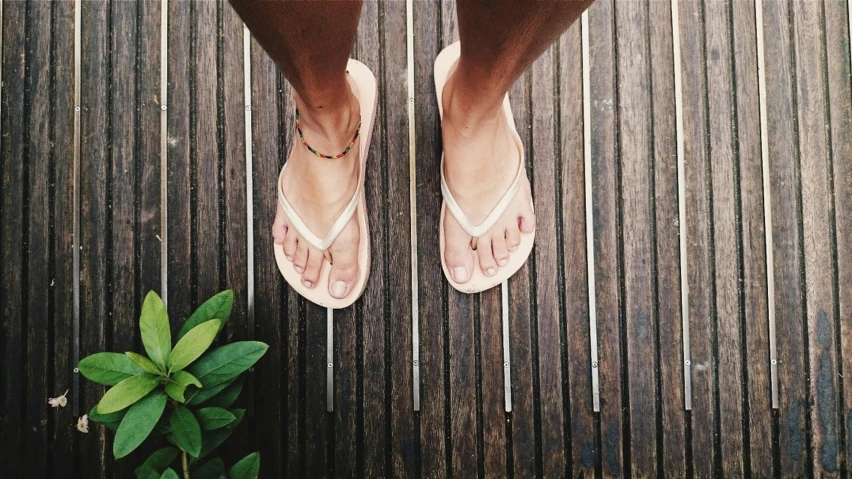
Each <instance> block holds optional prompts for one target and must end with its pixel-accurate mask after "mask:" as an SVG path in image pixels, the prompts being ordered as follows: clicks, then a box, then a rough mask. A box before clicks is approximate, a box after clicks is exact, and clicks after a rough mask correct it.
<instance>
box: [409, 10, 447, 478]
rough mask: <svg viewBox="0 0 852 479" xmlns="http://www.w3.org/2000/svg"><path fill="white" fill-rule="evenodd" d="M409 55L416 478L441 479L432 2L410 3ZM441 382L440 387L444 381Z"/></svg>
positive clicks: (435, 23)
mask: <svg viewBox="0 0 852 479" xmlns="http://www.w3.org/2000/svg"><path fill="white" fill-rule="evenodd" d="M414 18H415V19H416V20H417V21H416V22H415V23H414V29H415V31H414V38H415V41H416V42H417V43H416V45H414V50H415V52H417V55H416V56H415V60H416V65H415V74H414V77H415V78H416V79H421V81H418V82H417V83H416V91H415V98H416V99H417V100H416V101H417V105H418V107H417V111H416V113H417V115H416V123H415V125H416V133H415V137H416V138H417V144H416V145H415V148H416V153H417V158H416V164H417V178H418V185H417V216H418V218H417V235H418V238H419V241H418V249H419V251H418V256H419V257H420V258H423V259H424V260H423V261H421V262H420V267H419V268H418V275H419V277H418V283H419V285H420V291H419V298H418V300H419V304H420V340H421V342H420V383H421V384H420V394H421V398H420V475H421V476H422V477H443V476H446V475H447V474H448V472H447V467H448V464H447V452H448V451H447V447H448V444H447V442H446V437H447V435H449V434H450V431H446V430H445V426H446V423H445V420H444V418H445V415H446V414H448V413H449V411H447V407H448V404H447V403H446V400H445V394H449V391H447V390H445V384H446V382H448V381H449V377H448V376H446V374H447V373H446V371H447V369H448V368H449V365H448V364H446V363H445V361H446V360H447V359H448V358H447V356H448V354H447V352H446V349H445V348H447V347H449V344H445V343H444V338H445V331H444V318H443V317H442V314H443V311H444V307H445V303H444V301H445V293H444V291H446V288H448V286H447V285H446V284H445V283H444V276H443V272H442V271H441V267H440V263H438V259H439V258H440V251H439V247H438V239H437V237H436V236H435V234H434V233H435V228H436V225H438V223H439V217H440V216H439V215H440V211H441V194H440V191H441V190H440V182H439V178H438V175H435V174H434V172H435V171H438V167H439V161H440V156H439V152H440V151H441V150H440V145H441V137H440V135H439V134H438V132H439V125H440V122H439V118H438V109H437V104H436V102H435V87H434V82H433V81H431V80H430V79H431V78H433V76H432V66H433V63H434V58H435V57H436V56H437V55H438V52H439V50H440V46H441V45H443V44H444V43H445V42H442V40H441V37H440V34H441V32H440V31H439V28H440V27H439V25H440V24H441V10H440V8H439V5H438V4H437V3H436V2H414ZM445 381H446V382H445Z"/></svg>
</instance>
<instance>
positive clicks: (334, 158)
mask: <svg viewBox="0 0 852 479" xmlns="http://www.w3.org/2000/svg"><path fill="white" fill-rule="evenodd" d="M296 131H298V132H299V139H300V140H302V144H303V145H305V148H307V149H308V151H310V152H311V153H313V154H315V155H317V156H319V157H320V158H326V159H329V160H336V159H338V158H343V155H345V154H347V153H349V150H351V149H352V147H353V146H355V142H356V141H357V140H358V135H359V134H360V133H361V123H360V122H358V128H357V129H356V130H355V136H353V137H352V141H351V142H350V143H349V146H347V147H346V149H345V150H343V152H342V153H340V154H337V155H334V156H331V155H324V154H322V153H320V152H318V151H317V150H315V149H313V148H312V147H311V145H309V144H308V142H307V140H305V135H303V134H302V128H301V122H300V121H299V109H298V108H296Z"/></svg>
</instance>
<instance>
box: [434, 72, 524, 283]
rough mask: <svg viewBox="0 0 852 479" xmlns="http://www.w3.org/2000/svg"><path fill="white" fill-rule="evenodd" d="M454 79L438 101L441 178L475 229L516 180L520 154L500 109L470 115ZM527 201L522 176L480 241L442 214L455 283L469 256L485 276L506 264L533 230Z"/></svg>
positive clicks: (463, 278)
mask: <svg viewBox="0 0 852 479" xmlns="http://www.w3.org/2000/svg"><path fill="white" fill-rule="evenodd" d="M454 79H455V75H454V74H453V72H452V71H451V72H450V76H449V79H448V80H447V83H446V85H445V86H444V91H443V98H442V100H443V109H444V114H443V120H442V122H441V132H442V137H443V145H444V175H445V177H446V180H447V186H449V188H450V190H451V191H452V192H453V197H454V198H455V199H456V202H457V203H458V204H459V206H460V207H461V209H462V211H464V213H465V214H466V215H467V217H468V218H470V220H471V221H472V222H473V223H474V224H480V223H481V222H482V221H484V220H485V218H486V217H487V216H488V214H489V213H491V210H492V209H493V208H494V206H495V205H496V204H497V203H498V202H499V201H500V198H502V197H503V195H504V194H505V193H506V191H507V190H508V189H509V187H510V186H511V184H512V181H513V180H514V179H515V174H516V173H517V171H518V167H519V164H520V161H521V158H520V154H519V153H520V152H519V151H518V147H517V144H516V143H515V140H514V138H513V134H512V131H511V130H510V126H509V124H508V122H507V121H506V116H505V113H504V112H503V109H502V104H500V106H498V107H497V108H492V110H493V111H489V112H487V113H486V114H482V112H481V111H479V112H478V114H476V115H472V114H471V111H472V110H473V109H472V108H471V105H470V103H471V101H470V98H471V97H470V96H467V95H464V94H456V93H457V91H456V86H457V85H456V83H455V82H454ZM530 197H531V192H530V184H529V180H527V178H526V175H524V177H523V179H522V180H521V186H520V189H519V190H518V192H517V194H516V195H515V197H514V199H513V200H512V202H511V203H510V204H509V207H508V208H507V209H506V211H505V212H504V213H503V215H502V216H501V217H500V219H499V220H498V221H497V223H496V224H495V225H494V226H493V227H492V228H491V230H489V231H488V233H486V234H484V235H483V236H480V237H479V238H472V237H471V236H470V235H469V234H468V233H467V232H466V231H465V230H464V229H463V228H462V226H461V225H460V224H459V222H458V221H457V220H456V218H455V217H454V216H453V215H452V214H450V213H449V212H448V213H447V214H446V215H445V217H444V231H445V235H444V244H445V249H444V259H445V260H446V263H447V266H448V267H449V271H450V272H451V274H452V276H453V279H454V280H455V281H456V282H457V283H466V282H467V281H468V280H469V279H470V277H471V275H472V274H473V268H474V264H475V263H474V256H476V260H477V261H478V262H479V268H480V270H481V271H482V272H483V273H484V274H485V275H486V276H494V275H495V274H497V271H498V270H499V268H500V267H503V266H505V265H507V264H508V262H509V256H510V255H511V252H512V251H515V250H516V249H517V248H518V246H519V245H520V243H521V233H532V232H533V231H534V230H535V214H534V213H533V209H532V204H531V202H530ZM474 253H475V254H474Z"/></svg>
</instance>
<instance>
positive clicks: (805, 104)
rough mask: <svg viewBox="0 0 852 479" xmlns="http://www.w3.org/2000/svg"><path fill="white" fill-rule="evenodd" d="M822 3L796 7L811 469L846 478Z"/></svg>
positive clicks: (792, 39) (797, 88)
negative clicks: (842, 462) (842, 474)
mask: <svg viewBox="0 0 852 479" xmlns="http://www.w3.org/2000/svg"><path fill="white" fill-rule="evenodd" d="M821 6H822V3H815V2H793V3H792V10H793V11H792V13H793V19H792V21H793V36H792V38H791V42H792V43H793V45H792V48H793V49H794V50H793V51H794V54H795V56H794V62H795V63H794V66H795V68H796V73H795V78H796V80H795V87H796V91H795V94H796V97H795V100H794V101H795V104H796V105H797V107H798V108H797V110H798V122H797V126H798V138H799V144H798V155H799V162H800V166H799V167H800V169H801V170H800V175H801V176H800V181H801V188H802V190H801V195H802V199H801V201H802V204H801V211H800V214H801V218H802V224H801V226H800V228H801V231H802V233H803V236H802V245H803V247H804V275H805V280H806V284H805V298H807V305H806V309H805V311H806V318H807V323H806V324H807V330H806V331H807V333H806V335H805V338H806V340H807V346H805V352H806V355H807V356H808V357H806V358H805V364H806V365H807V366H808V367H809V371H808V372H809V378H810V381H809V389H810V405H811V407H810V431H809V432H810V436H811V439H810V448H811V455H810V461H811V464H810V467H811V468H812V471H813V472H812V474H813V475H814V476H816V477H837V476H838V475H839V472H840V464H839V459H840V457H839V454H840V444H841V441H840V437H839V436H840V435H841V431H842V426H841V425H840V424H839V421H840V414H839V410H838V408H839V405H838V403H839V400H840V395H839V393H840V391H839V388H840V385H839V383H838V381H839V378H838V376H837V370H838V364H837V361H838V359H839V358H837V357H836V354H837V344H836V341H837V328H838V324H837V323H838V321H839V319H840V318H838V317H837V315H836V314H837V313H836V310H835V305H836V301H837V298H836V293H835V290H834V278H835V270H834V268H835V267H834V259H833V253H834V251H833V249H834V247H833V244H832V239H831V235H832V233H833V231H832V230H833V229H834V225H833V224H832V220H833V218H832V207H833V202H832V198H831V190H832V184H831V181H832V171H831V167H832V165H831V158H832V152H831V150H830V146H829V142H830V136H829V135H830V132H829V131H828V127H827V121H828V105H827V101H828V91H827V89H826V83H825V82H826V80H827V79H826V78H825V75H826V73H825V72H826V71H827V68H828V65H827V59H826V51H825V48H826V45H825V43H823V40H824V39H825V37H824V34H825V30H824V28H825V18H824V17H823V15H824V13H825V12H824V10H823V8H821Z"/></svg>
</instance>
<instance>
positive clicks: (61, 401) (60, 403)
mask: <svg viewBox="0 0 852 479" xmlns="http://www.w3.org/2000/svg"><path fill="white" fill-rule="evenodd" d="M66 394H68V390H67V389H66V390H65V392H64V393H62V395H61V396H59V397H55V398H48V399H47V403H48V404H50V405H51V406H53V407H65V405H66V404H68V399H66V398H65V395H66Z"/></svg>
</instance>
